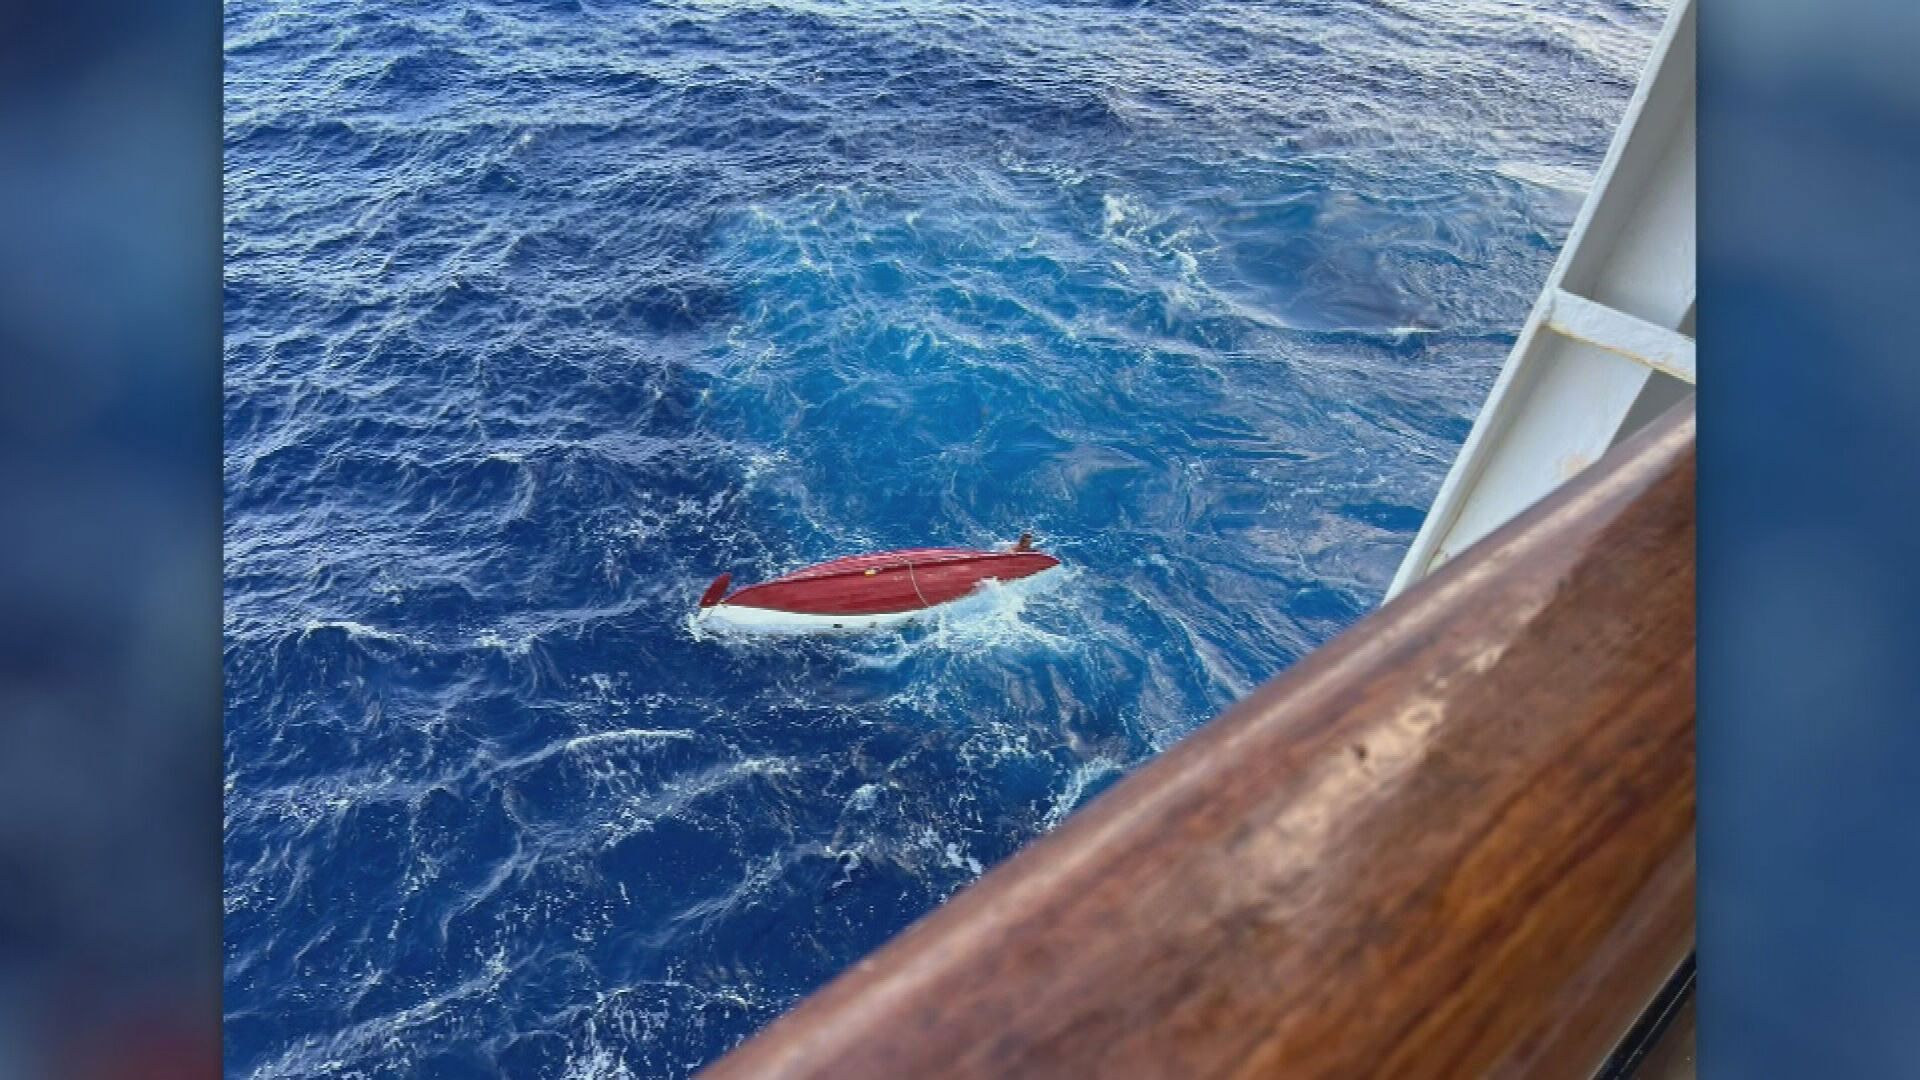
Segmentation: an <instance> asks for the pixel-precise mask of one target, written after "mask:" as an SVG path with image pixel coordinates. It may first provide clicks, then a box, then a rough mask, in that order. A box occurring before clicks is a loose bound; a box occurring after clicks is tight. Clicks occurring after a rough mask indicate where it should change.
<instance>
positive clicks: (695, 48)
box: [224, 0, 1660, 1078]
mask: <svg viewBox="0 0 1920 1080" xmlns="http://www.w3.org/2000/svg"><path fill="white" fill-rule="evenodd" d="M1659 15H1660V12H1659V10H1658V5H1657V4H1648V3H1638V2H1634V3H1628V2H1618V0H1579V2H1576V0H1545V2H1544V3H1542V4H1539V5H1534V4H1528V3H1520V2H1515V0H1449V2H1435V3H1428V4H1415V3H1410V2H1384V0H1376V2H1344V0H1297V2H1292V3H1275V4H1245V3H1233V4H1227V3H1213V2H1167V3H1142V4H1099V3H1065V2H1039V0H1002V2H994V0H958V2H905V3H883V4H876V5H861V4H853V3H843V2H838V0H778V2H766V0H755V2H739V3H733V2H687V0H676V2H669V3H633V4H628V3H614V2H598V0H596V2H592V3H584V2H577V0H557V2H544V3H542V2H533V0H527V2H521V3H507V2H504V0H499V2H493V0H441V2H435V3H423V2H418V0H404V2H390V0H383V2H378V3H375V2H370V0H230V2H229V3H228V6H227V8H226V63H227V67H226V124H225V128H226V137H225V143H226V166H225V167H226V187H227V201H226V237H225V249H226V260H227V268H226V293H225V305H226V317H225V325H226V363H227V375H226V400H225V410H224V412H225V432H226V466H225V489H226V509H227V524H226V558H227V563H226V566H227V569H226V623H225V641H226V646H225V671H226V681H227V729H226V807H227V809H226V881H225V898H226V958H225V967H226V979H225V984H226V1004H225V1008H226V1020H227V1046H226V1066H227V1070H228V1071H229V1073H231V1074H233V1075H237V1076H251V1077H263V1078H264V1077H283V1076H383V1077H384V1076H395V1077H400V1076H405V1077H439V1076H446V1077H465V1076H498V1075H505V1076H515V1077H521V1076H541V1077H546V1076H552V1077H558V1076H669V1077H678V1076H685V1075H687V1074H688V1073H689V1072H691V1071H692V1070H694V1069H696V1068H697V1067H698V1066H700V1065H701V1064H703V1063H706V1062H709V1061H711V1060H713V1059H714V1058H715V1057H717V1056H718V1055H720V1054H721V1053H723V1052H724V1051H725V1050H726V1049H727V1048H728V1047H730V1046H732V1045H734V1044H735V1043H737V1042H738V1041H739V1040H741V1039H742V1038H744V1037H745V1036H747V1035H748V1034H750V1033H752V1032H753V1031H755V1030H757V1029H758V1028H760V1027H761V1026H763V1025H764V1024H765V1023H767V1022H768V1021H769V1020H771V1019H772V1018H773V1017H774V1016H775V1015H777V1014H778V1013H779V1012H781V1010H783V1009H785V1008H786V1007H788V1006H789V1005H791V1004H792V1003H793V1002H794V1001H795V1000H797V999H798V998H799V997H800V996H801V995H803V994H805V993H806V992H807V991H809V990H811V989H813V988H815V987H817V986H819V985H820V984H821V983H823V982H824V981H825V980H827V979H828V978H830V977H831V976H832V975H833V974H835V973H836V972H838V971H839V970H841V969H842V968H844V967H846V966H847V965H848V964H850V963H852V962H853V961H854V960H856V959H857V958H859V957H860V956H861V955H862V954H864V953H866V952H867V951H868V950H870V949H872V948H873V947H875V946H876V945H878V944H879V943H881V942H883V941H885V940H886V939H887V938H888V937H889V936H890V935H892V934H894V933H895V932H897V931H898V930H900V929H901V928H902V927H904V926H906V925H907V924H908V923H909V922H911V921H912V920H914V919H915V918H917V917H919V916H920V915H923V914H925V913H926V912H927V911H928V910H930V909H931V908H933V907H934V906H935V905H937V904H938V903H940V901H941V900H942V899H944V898H946V897H947V896H949V895H951V894H952V893H953V892H954V891H955V890H957V889H959V888H961V887H963V886H965V885H966V884H967V883H968V882H969V881H971V880H973V879H974V878H976V877H977V876H978V875H979V874H980V873H981V872H982V870H983V869H984V868H986V867H990V866H992V865H993V864H995V863H996V862H999V861H1000V860H1002V859H1004V858H1006V857H1007V856H1008V855H1009V854H1011V853H1012V852H1013V851H1014V850H1015V849H1017V848H1018V847H1019V846H1020V845H1021V844H1023V843H1025V842H1026V841H1028V840H1030V839H1032V838H1033V837H1034V836H1036V835H1038V834H1040V833H1042V832H1044V831H1045V830H1047V829H1049V828H1051V827H1053V826H1054V825H1056V824H1058V823H1059V821H1060V820H1061V819H1062V818H1063V817H1064V816H1065V815H1066V814H1068V813H1069V812H1071V811H1072V810H1073V809H1074V808H1075V807H1076V806H1079V805H1081V804H1082V803H1083V802H1084V801H1085V800H1086V799H1088V798H1089V797H1090V796H1092V795H1093V794H1095V793H1096V792H1098V791H1099V790H1100V789H1102V788H1103V787H1104V786H1106V785H1108V784H1110V783H1111V782H1112V781H1113V780H1114V779H1115V778H1116V777H1118V776H1120V775H1121V774H1122V773H1124V772H1125V771H1126V770H1128V769H1129V768H1131V767H1133V766H1135V765H1137V764H1138V763H1140V762H1141V761H1143V760H1145V759H1147V758H1149V757H1150V756H1152V755H1153V754H1154V753H1155V752H1156V751H1158V750H1160V749H1162V748H1164V747H1166V746H1167V745H1168V744H1170V743H1172V742H1174V741H1175V740H1177V739H1179V738H1181V737H1182V736H1183V735H1185V734H1187V733H1188V732H1191V731H1192V730H1193V729H1194V728H1195V726H1196V725H1198V724H1200V723H1202V722H1204V721H1205V720H1206V719H1207V718H1208V717H1209V716H1211V715H1212V714H1213V713H1215V712H1216V711H1217V710H1218V709H1220V708H1221V707H1222V706H1224V705H1225V704H1227V703H1228V702H1230V701H1232V700H1234V699H1235V698H1237V697H1239V696H1241V695H1243V694H1245V693H1246V692H1247V691H1248V690H1249V689H1251V688H1252V687H1253V686H1255V685H1256V684H1258V683H1259V682H1261V681H1262V680H1264V679H1266V678H1268V677H1269V676H1271V675H1273V674H1275V673H1277V672H1279V671H1281V670H1282V669H1284V668H1286V667H1287V666H1288V665H1289V664H1291V663H1292V662H1294V661H1295V660H1297V659H1298V658H1299V657H1300V656H1301V655H1303V654H1304V653H1306V652H1307V651H1308V650H1310V649H1312V648H1314V647H1315V646H1316V645H1318V644H1319V643H1321V642H1323V641H1325V640H1326V639H1327V638H1329V637H1330V636H1332V635H1333V634H1335V633H1336V632H1338V631H1339V630H1340V629H1341V628H1343V627H1345V626H1347V625H1349V624H1350V623H1352V622H1353V621H1354V620H1356V619H1357V618H1359V617H1360V616H1361V615H1362V614H1363V613H1364V612H1366V611H1367V610H1368V608H1369V607H1370V606H1372V605H1373V604H1375V603H1376V602H1377V601H1378V599H1379V597H1380V596H1381V594H1382V591H1383V589H1384V587H1385V585H1386V583H1387V581H1388V579H1389V577H1390V576H1391V573H1392V571H1393V568H1394V566H1395V564H1396V563H1397V561H1398V559H1399V557H1400V555H1401V553H1402V552H1403V551H1404V550H1405V548H1406V546H1407V544H1408V543H1409V541H1410V540H1411V538H1412V534H1413V532H1414V531H1415V529H1416V528H1417V527H1418V525H1419V522H1420V519H1421V517H1422V514H1423V513H1424V510H1425V507H1426V505H1427V503H1428V501H1429V500H1430V499H1431V497H1432V495H1433V492H1434V491H1435V489H1436V488H1437V487H1438V485H1439V481H1440V479H1441V477H1442V476H1443V475H1444V473H1445V470H1446V467H1447V464H1448V463H1449V461H1450V460H1451V458H1452V455H1453V453H1454V451H1455V449H1456V448H1457V446H1458V444H1459V443H1460V442H1461V440H1462V439H1463V438H1464V437H1465V435H1466V432H1467V429H1468V427H1469V425H1470V423H1471V420H1472V417H1473V415H1474V413H1475V412H1476V410H1477V408H1478V406H1479V404H1480V401H1481V400H1482V398H1483V397H1484V395H1485V393H1486V390H1487V388H1488V386H1489V385H1490V384H1491V381H1492V378H1493V376H1494V374H1495V372H1496V370H1497V369H1498V366H1499V362H1500V360H1501V358H1502V357H1503V356H1504V354H1505V351H1506V349H1507V347H1508V346H1509V345H1510V344H1511V341H1512V339H1513V335H1514V333H1515V331H1516V330H1517V329H1518V327H1519V326H1520V324H1521V322H1522V321H1523V319H1524V317H1525V314H1526V310H1527V307H1528V305H1529V304H1530V303H1531V301H1532V299H1533V296H1534V293H1535V291H1536V290H1537V289H1538V287H1539V284H1540V282H1541V281H1542V280H1543V278H1544V277H1545V274H1546V272H1547V269H1548V267H1549V265H1550V263H1551V261H1552V258H1553V255H1554V252H1555V250H1556V248H1557V246H1558V245H1559V243H1560V242H1561V240H1562V238H1563V237H1564V235H1565V232H1566V229H1567V227H1568V225H1569V224H1570V223H1571V220H1572V215H1573V213H1574V212H1575V210H1576V209H1577V207H1578V200H1579V197H1580V193H1581V191H1582V189H1583V187H1584V185H1585V184H1586V183H1587V181H1588V180H1589V178H1590V176H1591V174H1592V171H1593V170H1594V168H1595V167H1596V166H1597V165H1598V163H1599V161H1600V158H1601V157H1602V155H1603V154H1604V151H1605V149H1606V145H1607V141H1608V139H1609V137H1610V136H1611V133H1612V129H1613V126H1614V124H1615V123H1616V122H1617V120H1618V117H1619V114H1620V112H1621V109H1622V108H1623V107H1624V104H1625V101H1626V99H1627V97H1628V95H1629V94H1630V93H1631V90H1632V84H1633V80H1634V78H1635V76H1636V75H1637V73H1638V69H1639V65H1640V63H1641V62H1642V60H1643V59H1644V56H1645V53H1646V51H1647V48H1648V46H1649V44H1650V42H1651V38H1652V35H1653V33H1654V32H1655V30H1656V29H1657V24H1658V20H1659ZM1029 528H1030V529H1032V530H1034V532H1035V533H1037V534H1038V536H1039V538H1040V540H1041V543H1042V544H1043V546H1045V547H1046V548H1048V549H1050V550H1053V551H1055V552H1057V553H1058V554H1060V555H1061V556H1062V557H1063V558H1064V559H1066V560H1067V562H1068V563H1069V564H1070V566H1071V571H1070V573H1069V574H1068V575H1067V576H1066V579H1065V580H1064V581H1061V582H1058V583H1056V584H1055V585H1053V586H1051V587H1048V588H1043V589H1034V590H1021V589H1008V590H1003V591H1000V592H996V593H993V594H991V595H989V596H988V597H986V598H984V599H983V600H981V601H978V602H972V603H970V604H969V605H968V606H967V607H965V608H963V609H962V610H960V611H957V612H954V613H952V614H951V615H949V616H948V617H946V618H944V619H942V620H941V621H939V622H936V623H934V624H931V625H928V626H925V627H921V628H917V629H912V630H909V631H907V632H904V633H901V634H894V635H882V636H876V637H869V638H855V639H841V640H831V641H815V640H801V641H793V640H788V641H783V642H778V643H770V644H752V643H741V642H731V641H723V640H714V639H712V638H710V637H705V636H702V635H700V634H698V633H696V632H695V631H694V630H693V629H692V628H691V627H690V626H689V622H688V614H689V612H690V610H691V609H692V606H693V603H694V600H695V598H696V597H697V596H698V594H699V592H700V591H701V589H702V588H703V587H704V586H705V585H706V583H707V582H708V580H709V579H711V578H712V577H713V575H715V574H716V573H718V572H719V571H721V570H732V571H734V572H735V574H736V575H737V576H738V577H740V578H741V579H742V580H749V581H750V580H753V579H756V578H759V577H762V576H767V575H772V574H775V573H778V572H781V571H784V570H787V569H791V568H794V567H797V566H799V565H802V564H805V563H809V562H812V561H816V560H819V559H824V558H827V557H830V556H835V555H842V554H849V553H854V552H858V551H862V550H869V549H875V548H885V547H897V546H913V545H922V544H980V545H987V544H996V543H1006V542H1008V541H1010V540H1012V539H1013V538H1014V537H1015V536H1016V535H1017V534H1018V533H1019V532H1020V531H1021V530H1022V529H1029Z"/></svg>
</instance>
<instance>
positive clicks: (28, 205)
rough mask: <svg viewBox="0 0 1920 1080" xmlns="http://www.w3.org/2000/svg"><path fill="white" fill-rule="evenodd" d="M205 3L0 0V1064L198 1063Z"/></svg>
mask: <svg viewBox="0 0 1920 1080" xmlns="http://www.w3.org/2000/svg"><path fill="white" fill-rule="evenodd" d="M219 245H220V7H219V5H218V3H216V2H213V0H193V2H191V3H174V2H166V0H114V2H100V0H78V2H70V3H64V4H39V5H27V4H12V5H8V7H7V8H6V9H5V10H4V11H0V1076H6V1077H39V1076H78V1077H91V1078H97V1080H113V1078H119V1077H128V1078H131V1077H161V1078H164V1077H173V1076H205V1075H212V1074H213V1073H215V1072H216V1071H217V1070H218V1068H219V1004H218V998H219V987H220V984H219V973H220V937H219V934H220V893H219V890H220V861H219V843H220V839H219V838H220V821H221V807H220V782H221V772H222V770H221V762H220V429H219V415H220V358H219V357H220V354H219V335H220V278H219V274H220V246H219Z"/></svg>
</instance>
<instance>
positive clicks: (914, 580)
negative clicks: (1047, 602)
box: [712, 548, 1060, 615]
mask: <svg viewBox="0 0 1920 1080" xmlns="http://www.w3.org/2000/svg"><path fill="white" fill-rule="evenodd" d="M1059 565H1060V560H1058V559H1056V558H1054V557H1053V556H1051V555H1046V554H1043V553H1041V552H1038V551H976V550H973V549H970V548H909V549H906V550H903V551H886V552H881V553H879V554H876V555H854V556H851V557H848V558H845V559H835V560H833V561H832V562H824V563H820V564H819V565H817V566H809V567H807V568H806V569H804V570H796V571H794V572H793V573H791V574H787V575H785V576H783V577H778V578H775V579H773V580H772V581H767V582H762V583H761V584H759V585H749V586H747V587H746V588H744V589H741V590H739V591H738V592H735V593H733V594H731V595H728V596H726V597H725V598H724V599H721V598H714V599H713V601H712V602H717V603H721V604H726V605H728V606H730V607H754V608H764V609H766V610H768V611H785V612H792V613H794V614H801V615H890V614H899V613H903V612H910V611H923V610H925V609H927V608H930V607H933V606H934V605H936V604H944V603H947V602H948V601H950V600H958V599H960V598H961V597H963V596H965V595H967V594H968V593H970V592H972V591H973V590H975V589H977V588H979V587H980V584H981V583H982V582H985V581H1017V580H1019V579H1020V578H1024V577H1031V576H1032V575H1034V574H1038V573H1040V572H1041V571H1043V570H1050V569H1052V568H1053V567H1056V566H1059ZM715 584H716V585H718V584H719V583H718V582H716V583H715Z"/></svg>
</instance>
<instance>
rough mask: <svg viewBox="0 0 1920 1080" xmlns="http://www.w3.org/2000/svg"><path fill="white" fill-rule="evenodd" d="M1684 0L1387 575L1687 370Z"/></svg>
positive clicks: (1513, 504) (1560, 474) (1475, 533)
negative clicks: (1462, 438)
mask: <svg viewBox="0 0 1920 1080" xmlns="http://www.w3.org/2000/svg"><path fill="white" fill-rule="evenodd" d="M1694 40H1695V35H1694V3H1693V0H1675V3H1674V7H1673V8H1672V10H1671V11H1670V12H1669V14H1668V16H1667V22H1666V25H1665V26H1664V27H1663V28H1662V29H1661V32H1660V36H1659V38H1658V39H1657V40H1656V41H1655V42H1654V46H1653V54H1652V56H1651V57H1650V59H1649V60H1648V62H1647V69H1646V72H1645V73H1644V74H1643V75H1642V76H1641V79H1640V84H1639V86H1638V87H1637V88H1636V89H1635V90H1634V94H1633V98H1632V99H1631V100H1630V101H1629V102H1628V103H1627V110H1626V114H1625V116H1624V117H1623V118H1622V120H1621V123H1620V129H1619V131H1618V132H1616V133H1615V135H1614V139H1613V145H1612V146H1611V147H1610V148H1609V149H1608V151H1607V157H1606V160H1605V161H1603V162H1602V163H1601V166H1600V172H1599V174H1598V175H1597V176H1596V177H1595V180H1594V186H1593V190H1592V192H1590V193H1589V195H1588V196H1587V201H1586V202H1585V204H1584V205H1582V206H1581V208H1580V214H1579V216H1578V217H1577V218H1575V220H1574V223H1573V228H1572V229H1571V230H1570V231H1569V233H1568V236H1567V243H1566V246H1565V247H1564V248H1563V249H1562V250H1561V252H1560V258H1559V259H1558V260H1557V261H1556V262H1555V263H1554V266H1553V269H1552V270H1551V271H1550V272H1549V273H1548V275H1547V281H1546V286H1545V287H1544V288H1543V289H1542V290H1541V293H1540V298H1539V300H1537V301H1536V302H1535V303H1534V306H1533V311H1532V312H1531V313H1530V314H1529V315H1528V316H1527V322H1526V325H1525V326H1524V327H1523V328H1522V329H1521V331H1520V336H1519V338H1518V340H1516V341H1515V342H1514V346H1513V351H1512V352H1511V353H1510V354H1508V356H1507V362H1506V365H1505V366H1504V367H1502V368H1501V370H1500V376H1499V378H1498V379H1497V380H1495V382H1494V384H1493V391H1492V392H1491V393H1490V394H1489V395H1488V397H1487V403H1486V405H1485V406H1484V407H1483V408H1482V409H1481V410H1480V415H1479V417H1478V418H1477V419H1475V421H1474V424H1473V430H1472V431H1471V432H1470V433H1469V434H1468V435H1467V441H1466V443H1465V444H1464V445H1463V446H1462V447H1461V448H1460V456H1459V457H1458V458H1456V459H1455V460H1454V463H1453V468H1452V469H1451V470H1450V471H1449V472H1448V473H1447V478H1446V480H1445V482H1443V483H1442V484H1441V487H1440V493H1439V494H1438V495H1437V496H1435V498H1434V502H1433V507H1432V509H1431V510H1429V511H1428V513H1427V519H1426V522H1425V524H1423V525H1422V526H1421V528H1420V533H1419V535H1418V536H1416V537H1415V538H1414V542H1413V547H1412V549H1411V550H1409V551H1408V552H1407V557H1406V560H1405V561H1404V562H1402V563H1401V565H1400V570H1399V573H1397V574H1396V575H1395V576H1394V579H1393V583H1392V585H1390V586H1389V587H1388V589H1387V596H1388V597H1389V598H1391V597H1392V596H1393V595H1394V594H1396V593H1398V592H1399V591H1400V590H1401V589H1404V588H1406V587H1407V586H1408V585H1409V584H1411V583H1413V582H1414V581H1416V580H1418V579H1420V578H1422V577H1424V576H1426V575H1427V574H1429V573H1431V572H1432V571H1433V570H1434V569H1435V568H1437V567H1438V566H1440V565H1441V564H1442V563H1444V562H1446V561H1447V560H1448V559H1450V558H1452V557H1453V556H1455V555H1457V554H1459V553H1460V552H1461V551H1463V550H1465V549H1466V548H1467V547H1468V546H1469V545H1471V544H1472V543H1473V542H1474V541H1476V540H1478V539H1480V538H1481V537H1483V536H1485V535H1486V534H1488V533H1490V532H1492V531H1493V530H1494V529H1496V528H1499V527H1500V525H1502V524H1503V523H1505V522H1506V521H1507V520H1508V519H1510V518H1512V517H1513V516H1514V515H1516V514H1518V513H1520V512H1521V511H1522V510H1525V509H1526V508H1527V507H1529V506H1531V505H1533V503H1534V502H1536V501H1537V500H1539V499H1540V498H1541V497H1542V496H1544V495H1546V494H1547V493H1548V492H1550V491H1552V490H1553V489H1554V488H1556V487H1558V486H1560V484H1562V483H1564V482H1565V481H1566V480H1567V479H1569V478H1570V477H1572V476H1574V475H1575V474H1577V473H1578V472H1579V471H1580V470H1582V469H1584V468H1586V467H1587V466H1588V465H1590V464H1592V463H1593V462H1594V461H1596V460H1598V459H1599V457H1600V455H1602V454H1604V453H1606V451H1607V449H1608V448H1609V447H1611V446H1612V445H1613V444H1614V443H1616V442H1618V441H1619V440H1620V439H1622V438H1625V437H1626V436H1627V435H1629V434H1631V433H1632V431H1633V429H1634V428H1635V427H1637V426H1638V424H1640V423H1642V422H1644V420H1646V419H1647V418H1649V417H1650V416H1652V415H1656V414H1657V412H1658V411H1659V410H1658V409H1657V408H1656V406H1658V405H1660V404H1662V403H1664V402H1666V401H1668V400H1671V399H1675V398H1677V397H1678V396H1679V395H1681V394H1683V393H1684V392H1685V391H1686V389H1687V386H1688V384H1690V383H1692V382H1693V381H1694V379H1695V364H1694V343H1693V340H1692V338H1691V337H1690V336H1689V335H1688V334H1687V333H1684V332H1682V330H1681V328H1682V327H1686V328H1687V329H1688V330H1691V323H1692V319H1691V316H1692V312H1693V305H1694V219H1695V213H1694V161H1695V155H1694Z"/></svg>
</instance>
